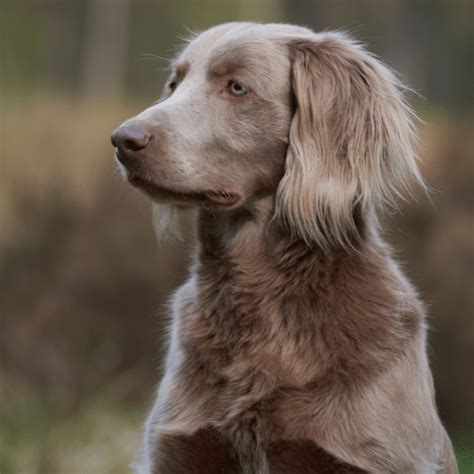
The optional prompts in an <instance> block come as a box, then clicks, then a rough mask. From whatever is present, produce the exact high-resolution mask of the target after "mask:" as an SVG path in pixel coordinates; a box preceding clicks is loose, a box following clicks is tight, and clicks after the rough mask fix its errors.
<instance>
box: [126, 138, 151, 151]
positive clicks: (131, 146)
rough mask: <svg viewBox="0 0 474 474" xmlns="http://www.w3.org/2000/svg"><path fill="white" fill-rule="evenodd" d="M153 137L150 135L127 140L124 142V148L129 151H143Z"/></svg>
mask: <svg viewBox="0 0 474 474" xmlns="http://www.w3.org/2000/svg"><path fill="white" fill-rule="evenodd" d="M150 139H151V136H150V135H143V137H140V138H137V137H134V138H127V139H126V140H124V142H123V147H124V148H125V149H126V150H129V151H139V150H143V148H145V147H146V146H147V145H148V142H149V141H150Z"/></svg>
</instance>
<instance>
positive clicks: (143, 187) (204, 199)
mask: <svg viewBox="0 0 474 474" xmlns="http://www.w3.org/2000/svg"><path fill="white" fill-rule="evenodd" d="M127 179H128V182H129V183H130V184H131V185H132V186H134V187H135V188H137V189H139V190H140V191H143V192H144V193H145V194H147V195H148V196H149V197H150V198H151V199H152V200H154V201H157V202H162V203H168V204H177V205H181V206H200V207H206V208H224V209H234V208H235V207H237V206H238V205H239V203H240V202H241V197H240V196H239V195H238V194H236V193H231V192H228V191H219V190H206V191H178V190H175V189H171V188H168V187H164V186H162V185H161V184H157V183H154V182H153V181H150V180H148V179H146V178H143V177H141V176H138V175H135V174H133V173H130V174H128V176H127Z"/></svg>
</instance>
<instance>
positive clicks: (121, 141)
mask: <svg viewBox="0 0 474 474" xmlns="http://www.w3.org/2000/svg"><path fill="white" fill-rule="evenodd" d="M151 138H152V135H151V134H150V133H148V132H147V131H145V130H143V129H142V128H140V127H139V126H138V125H122V126H121V127H119V128H118V129H117V130H115V132H114V133H113V134H112V145H113V146H114V147H116V148H117V149H118V152H119V156H120V154H124V155H128V156H130V155H134V153H136V152H138V151H140V150H143V149H144V148H146V146H147V145H148V143H150V140H151Z"/></svg>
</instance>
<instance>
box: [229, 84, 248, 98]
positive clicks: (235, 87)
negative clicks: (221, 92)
mask: <svg viewBox="0 0 474 474" xmlns="http://www.w3.org/2000/svg"><path fill="white" fill-rule="evenodd" d="M227 90H228V91H229V92H230V93H231V94H232V95H235V96H236V97H242V96H243V95H245V94H247V92H248V91H249V90H248V89H247V87H245V86H244V85H242V84H240V82H237V81H230V82H229V85H228V86H227Z"/></svg>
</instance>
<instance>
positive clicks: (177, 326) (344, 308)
mask: <svg viewBox="0 0 474 474" xmlns="http://www.w3.org/2000/svg"><path fill="white" fill-rule="evenodd" d="M171 71H172V72H171V76H170V78H169V80H168V82H167V85H166V88H165V92H164V95H163V97H162V100H161V101H159V102H158V103H157V104H155V105H153V106H151V107H150V108H148V109H146V110H145V111H144V112H142V113H141V114H139V115H138V116H136V117H134V118H132V119H130V120H127V121H126V122H125V123H124V124H122V125H121V127H120V128H119V129H118V130H117V131H115V133H114V134H113V137H112V141H113V144H114V145H115V146H116V148H117V153H116V158H117V160H118V161H119V163H120V167H121V168H122V170H123V172H124V174H125V176H126V177H127V178H128V180H129V182H130V183H131V184H132V185H134V186H136V187H138V188H140V189H141V190H143V191H144V192H145V193H147V194H148V195H149V196H151V198H152V199H153V200H154V201H155V202H159V203H166V204H167V205H169V208H170V209H171V211H170V212H171V213H174V212H175V211H176V210H179V209H180V208H190V207H192V208H195V209H196V210H197V214H198V216H197V229H198V230H197V233H198V244H197V248H196V253H195V261H194V265H193V267H192V271H191V275H190V276H189V278H188V280H187V282H186V283H185V284H184V285H183V286H181V287H180V288H179V289H178V290H177V291H176V293H175V294H174V297H173V298H172V304H171V309H172V325H171V331H170V343H169V351H168V357H167V359H166V364H165V374H164V377H163V380H162V381H161V385H160V387H159V390H158V394H157V399H156V403H155V405H154V407H153V410H152V412H151V414H150V416H149V419H148V421H147V423H146V429H145V437H144V446H143V456H142V460H141V462H140V465H139V467H137V469H138V470H140V472H144V473H162V474H186V473H202V474H213V473H226V474H229V473H245V474H266V473H270V474H284V473H285V474H287V473H295V474H296V473H298V474H300V473H326V472H327V473H329V472H377V473H388V472H391V473H434V472H443V473H455V472H457V467H456V463H455V460H454V457H453V453H452V448H451V444H450V441H449V439H448V437H447V435H446V432H445V430H444V428H443V426H442V425H441V422H440V420H439V417H438V414H437V410H436V406H435V399H434V391H433V381H432V376H431V373H430V368H429V365H428V361H427V356H426V349H425V339H426V323H425V315H424V309H423V306H422V304H421V303H420V301H419V299H418V296H417V294H416V292H415V290H414V289H413V287H412V285H411V284H410V283H409V282H408V281H407V279H406V278H405V277H404V276H403V274H402V273H401V272H400V269H399V268H398V266H397V264H396V263H395V262H394V259H393V258H392V254H391V250H390V248H389V247H388V245H387V244H386V243H384V242H383V240H382V239H381V237H380V235H379V223H378V215H379V214H380V211H381V210H383V209H384V208H385V207H387V206H391V205H393V203H394V200H395V199H396V198H398V197H399V196H403V195H405V194H406V192H407V189H408V186H409V184H410V182H412V181H415V182H419V183H422V180H421V178H420V175H419V174H418V171H417V167H416V163H415V161H416V160H415V154H414V151H413V143H414V141H415V130H414V126H413V122H412V117H413V114H412V112H411V110H410V108H409V107H408V105H407V103H406V102H405V100H404V98H403V87H402V85H401V84H400V82H399V81H398V79H397V78H396V76H395V75H394V74H393V73H392V72H391V71H390V70H389V69H388V68H387V67H386V66H384V65H383V64H382V63H381V62H379V61H378V60H377V59H376V58H375V57H374V56H372V55H371V54H370V53H368V52H367V51H366V50H365V49H364V48H363V47H362V46H361V45H360V44H358V43H357V42H355V41H354V40H352V39H350V38H349V37H347V36H346V35H344V34H341V33H331V32H326V33H320V34H315V33H313V32H312V31H310V30H308V29H306V28H301V27H297V26H290V25H275V24H269V25H259V24H252V23H229V24H224V25H220V26H217V27H215V28H212V29H210V30H208V31H206V32H204V33H202V34H200V35H199V36H196V37H194V38H193V39H192V40H191V41H190V42H189V43H188V44H187V46H186V48H185V49H184V50H183V51H182V52H181V53H180V54H179V55H178V56H177V58H176V59H175V60H174V61H173V62H172V65H171Z"/></svg>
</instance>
